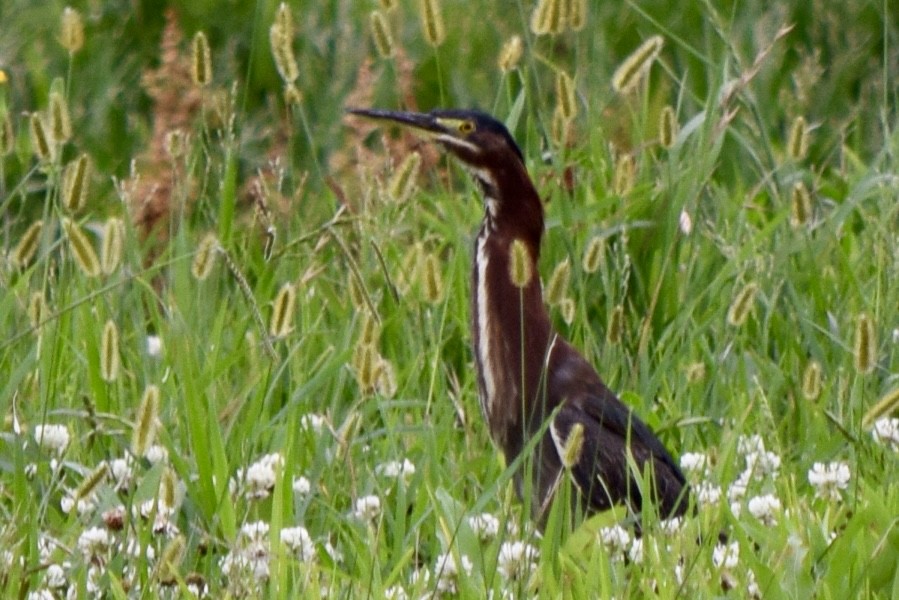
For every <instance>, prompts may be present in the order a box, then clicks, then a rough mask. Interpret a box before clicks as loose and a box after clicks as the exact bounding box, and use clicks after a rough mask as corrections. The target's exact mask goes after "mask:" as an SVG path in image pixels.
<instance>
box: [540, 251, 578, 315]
mask: <svg viewBox="0 0 899 600" xmlns="http://www.w3.org/2000/svg"><path fill="white" fill-rule="evenodd" d="M570 280H571V262H570V261H569V260H568V259H567V258H566V259H565V260H563V261H562V262H560V263H559V264H557V265H556V268H555V269H553V273H552V275H550V277H549V283H547V284H546V293H545V294H544V296H545V298H546V303H547V304H549V305H551V306H555V305H556V304H559V303H560V302H561V301H562V299H563V298H565V296H566V294H567V292H568V286H569V282H570Z"/></svg>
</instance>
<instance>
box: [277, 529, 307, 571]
mask: <svg viewBox="0 0 899 600" xmlns="http://www.w3.org/2000/svg"><path fill="white" fill-rule="evenodd" d="M281 543H282V544H284V545H285V546H287V548H288V549H290V551H291V552H293V553H294V555H296V557H297V558H299V559H300V560H301V561H303V562H309V561H311V560H312V559H313V558H315V542H313V541H312V536H310V535H309V532H308V531H307V530H306V528H305V527H302V526H297V527H285V528H284V529H282V530H281Z"/></svg>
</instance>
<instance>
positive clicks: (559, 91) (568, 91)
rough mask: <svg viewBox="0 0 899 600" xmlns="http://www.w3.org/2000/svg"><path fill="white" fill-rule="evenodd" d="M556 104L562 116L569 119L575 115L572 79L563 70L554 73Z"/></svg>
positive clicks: (575, 103) (575, 106) (575, 105)
mask: <svg viewBox="0 0 899 600" xmlns="http://www.w3.org/2000/svg"><path fill="white" fill-rule="evenodd" d="M556 106H558V107H559V112H560V113H562V118H563V119H565V120H566V121H570V120H571V119H573V118H574V117H575V115H577V98H576V97H575V87H574V79H572V77H571V75H569V74H568V73H566V72H565V71H559V72H558V73H556Z"/></svg>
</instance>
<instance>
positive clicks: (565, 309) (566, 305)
mask: <svg viewBox="0 0 899 600" xmlns="http://www.w3.org/2000/svg"><path fill="white" fill-rule="evenodd" d="M575 308H576V305H575V303H574V298H562V300H561V301H560V302H559V312H560V313H561V314H562V320H563V321H565V324H566V325H571V324H572V323H573V322H574V311H575Z"/></svg>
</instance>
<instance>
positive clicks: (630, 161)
mask: <svg viewBox="0 0 899 600" xmlns="http://www.w3.org/2000/svg"><path fill="white" fill-rule="evenodd" d="M636 178H637V162H636V161H635V160H634V157H633V155H632V154H621V155H620V156H618V160H616V161H615V180H614V181H613V182H612V189H613V191H614V192H615V195H617V196H627V195H628V194H629V193H630V192H631V190H632V189H634V182H635V181H636Z"/></svg>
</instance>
